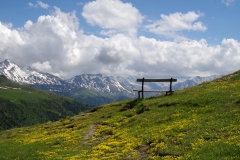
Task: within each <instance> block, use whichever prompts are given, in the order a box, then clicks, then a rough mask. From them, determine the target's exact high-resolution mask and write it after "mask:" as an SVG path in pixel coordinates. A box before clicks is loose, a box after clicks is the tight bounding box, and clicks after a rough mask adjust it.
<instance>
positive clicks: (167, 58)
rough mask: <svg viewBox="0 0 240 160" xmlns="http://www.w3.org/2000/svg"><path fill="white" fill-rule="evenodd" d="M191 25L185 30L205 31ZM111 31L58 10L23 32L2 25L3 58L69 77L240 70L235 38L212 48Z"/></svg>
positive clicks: (0, 49) (204, 43)
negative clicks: (95, 31) (94, 29)
mask: <svg viewBox="0 0 240 160" xmlns="http://www.w3.org/2000/svg"><path fill="white" fill-rule="evenodd" d="M168 18H169V17H168ZM185 19H186V18H185ZM193 19H194V18H191V17H190V18H189V22H193ZM195 19H196V18H195ZM187 24H189V23H187ZM190 24H191V25H190V27H189V26H188V25H187V27H182V30H183V29H186V28H190V29H192V30H194V29H195V30H201V29H203V28H202V27H199V26H194V25H193V24H192V23H190ZM181 26H182V25H181ZM183 26H184V25H183ZM172 28H174V27H172ZM176 28H179V27H176ZM113 30H114V29H113ZM110 31H111V30H110ZM110 31H109V32H108V33H109V38H100V37H97V36H94V35H85V34H84V32H83V31H82V30H80V29H79V20H78V18H77V17H76V15H75V12H71V13H64V12H62V11H61V10H60V9H59V8H56V7H55V11H54V12H53V13H52V14H51V15H45V16H40V17H39V18H38V20H37V21H36V22H35V23H33V22H32V21H30V20H29V21H27V22H26V23H25V25H24V28H23V29H22V30H21V31H19V30H16V29H13V28H10V27H8V26H7V25H5V24H3V23H1V22H0V37H1V38H0V57H2V58H8V59H10V60H11V61H13V62H15V63H16V64H19V65H29V66H32V67H35V68H38V69H39V70H41V71H48V72H50V73H58V74H60V75H62V76H65V77H66V78H70V77H72V76H75V75H77V74H82V73H103V74H127V75H134V74H137V75H157V76H163V75H169V76H174V77H176V76H193V75H209V74H226V73H229V72H233V71H236V70H238V69H239V68H238V67H239V65H238V64H239V61H240V43H239V42H238V41H237V40H234V39H224V40H223V41H222V43H221V44H220V45H216V46H209V45H208V43H207V41H206V40H204V39H202V40H199V41H196V40H182V41H179V42H172V41H160V40H156V39H154V38H147V37H144V36H141V37H136V36H135V37H134V36H129V35H128V34H125V33H117V32H116V33H114V31H113V33H111V32H110ZM165 31H168V30H167V29H166V30H165ZM174 31H179V29H175V30H174Z"/></svg>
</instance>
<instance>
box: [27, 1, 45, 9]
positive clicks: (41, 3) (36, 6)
mask: <svg viewBox="0 0 240 160" xmlns="http://www.w3.org/2000/svg"><path fill="white" fill-rule="evenodd" d="M28 6H29V7H34V8H38V7H41V8H44V9H48V8H49V7H50V6H49V5H48V4H47V3H43V2H42V1H37V3H36V4H33V3H31V2H29V3H28Z"/></svg>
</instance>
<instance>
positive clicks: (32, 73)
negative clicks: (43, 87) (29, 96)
mask: <svg viewBox="0 0 240 160" xmlns="http://www.w3.org/2000/svg"><path fill="white" fill-rule="evenodd" d="M0 74H2V75H5V76H6V77H7V78H8V79H10V80H12V81H15V82H18V83H26V84H35V83H37V84H59V85H61V84H63V83H64V81H63V80H62V79H61V78H59V77H57V76H54V75H52V74H49V73H43V72H39V71H37V70H36V69H33V68H31V67H29V66H23V67H20V66H18V65H16V64H15V63H13V62H10V61H9V60H7V59H2V58H0Z"/></svg>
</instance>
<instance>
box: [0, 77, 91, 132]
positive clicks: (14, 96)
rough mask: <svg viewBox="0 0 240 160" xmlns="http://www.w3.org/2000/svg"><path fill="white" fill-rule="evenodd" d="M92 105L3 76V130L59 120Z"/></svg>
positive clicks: (0, 105) (0, 116)
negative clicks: (18, 82)
mask: <svg viewBox="0 0 240 160" xmlns="http://www.w3.org/2000/svg"><path fill="white" fill-rule="evenodd" d="M91 107H92V106H89V105H85V104H82V103H79V102H77V101H75V100H73V99H70V98H66V97H64V96H59V95H56V94H54V93H50V92H46V91H42V90H39V89H36V88H33V87H29V86H25V85H20V84H17V83H14V82H11V81H10V80H8V79H7V78H6V77H5V76H2V75H1V76H0V130H2V129H9V128H13V127H20V126H28V125H33V124H39V123H44V122H47V121H56V120H58V119H60V118H64V117H66V116H73V115H74V114H78V113H79V112H81V111H85V110H87V109H90V108H91Z"/></svg>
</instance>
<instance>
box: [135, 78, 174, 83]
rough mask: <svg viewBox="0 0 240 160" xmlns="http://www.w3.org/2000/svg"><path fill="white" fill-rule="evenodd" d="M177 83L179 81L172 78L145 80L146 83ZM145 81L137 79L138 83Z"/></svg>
mask: <svg viewBox="0 0 240 160" xmlns="http://www.w3.org/2000/svg"><path fill="white" fill-rule="evenodd" d="M171 80H172V82H177V79H175V78H172V79H171V78H170V79H148V78H146V79H145V78H144V82H171ZM142 81H143V78H138V79H137V82H142Z"/></svg>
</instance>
